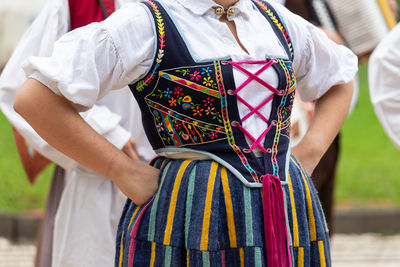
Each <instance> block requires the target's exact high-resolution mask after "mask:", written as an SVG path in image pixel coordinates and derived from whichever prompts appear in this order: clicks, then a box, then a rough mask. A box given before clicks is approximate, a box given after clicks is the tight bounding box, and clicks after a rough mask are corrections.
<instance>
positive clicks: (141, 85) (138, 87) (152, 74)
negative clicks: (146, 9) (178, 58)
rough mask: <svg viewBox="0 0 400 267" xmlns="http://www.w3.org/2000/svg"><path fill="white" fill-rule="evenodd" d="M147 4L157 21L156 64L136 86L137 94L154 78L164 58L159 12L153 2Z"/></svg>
mask: <svg viewBox="0 0 400 267" xmlns="http://www.w3.org/2000/svg"><path fill="white" fill-rule="evenodd" d="M147 3H148V4H149V5H150V6H151V7H152V8H153V11H154V16H155V19H156V21H157V34H158V52H157V57H156V60H155V63H156V64H155V65H154V66H153V69H152V70H151V72H150V74H149V75H147V76H146V78H144V79H143V80H141V81H139V82H138V83H137V84H136V90H138V91H139V92H142V91H143V90H144V88H145V87H147V86H148V85H149V84H150V83H151V82H152V81H153V80H154V78H155V77H156V75H157V70H158V68H159V67H160V64H161V62H162V59H163V57H164V48H165V28H164V20H163V18H162V16H161V12H160V11H159V9H158V7H157V5H156V4H155V3H154V2H153V1H147Z"/></svg>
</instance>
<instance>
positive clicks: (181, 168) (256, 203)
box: [115, 158, 330, 267]
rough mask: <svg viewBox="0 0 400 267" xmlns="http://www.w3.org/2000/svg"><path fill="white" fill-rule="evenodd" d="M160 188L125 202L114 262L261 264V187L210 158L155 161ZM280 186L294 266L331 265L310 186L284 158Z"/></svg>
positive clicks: (294, 164)
mask: <svg viewBox="0 0 400 267" xmlns="http://www.w3.org/2000/svg"><path fill="white" fill-rule="evenodd" d="M155 167H158V168H160V169H161V174H160V178H159V189H158V191H157V193H156V194H155V195H154V197H153V198H152V200H150V201H149V202H148V203H147V204H146V205H143V206H136V205H135V204H134V203H133V202H132V201H131V200H129V199H128V200H127V203H126V205H125V208H124V211H123V213H122V217H121V220H120V223H119V227H118V234H117V250H116V251H117V252H116V253H117V254H116V261H115V265H116V266H118V267H119V266H135V267H136V266H267V264H266V260H265V248H264V227H263V207H262V190H261V189H260V188H248V187H246V186H244V185H243V184H242V183H241V182H240V181H239V180H238V179H237V178H236V177H235V176H234V175H233V174H232V173H230V172H229V171H228V170H227V169H226V168H225V167H223V166H222V165H220V164H218V163H217V162H215V161H212V160H173V159H158V160H157V161H156V163H155ZM289 173H290V175H289V177H288V182H287V183H284V184H283V185H282V189H283V192H284V197H285V207H286V218H287V225H288V229H289V239H290V245H291V256H292V263H293V266H330V252H329V237H328V233H327V231H328V230H327V227H326V223H325V219H324V215H323V212H322V209H321V206H320V203H319V200H318V196H317V193H316V190H315V188H314V186H313V185H312V182H311V180H310V178H309V177H308V175H307V174H306V173H305V171H304V170H303V169H302V168H301V167H300V165H299V163H298V162H297V161H296V160H295V159H294V158H291V161H290V168H289Z"/></svg>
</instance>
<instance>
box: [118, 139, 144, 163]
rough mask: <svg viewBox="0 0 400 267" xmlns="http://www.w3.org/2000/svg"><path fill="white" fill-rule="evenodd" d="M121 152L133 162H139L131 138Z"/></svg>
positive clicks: (134, 143)
mask: <svg viewBox="0 0 400 267" xmlns="http://www.w3.org/2000/svg"><path fill="white" fill-rule="evenodd" d="M122 151H123V152H124V153H125V154H126V155H127V156H128V157H130V158H131V159H133V160H140V159H139V153H138V151H137V148H136V141H135V139H134V138H133V137H131V138H129V140H128V142H127V143H126V144H125V146H124V147H123V148H122Z"/></svg>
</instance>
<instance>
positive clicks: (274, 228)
mask: <svg viewBox="0 0 400 267" xmlns="http://www.w3.org/2000/svg"><path fill="white" fill-rule="evenodd" d="M277 62H278V61H277V60H275V59H272V60H260V61H237V62H233V61H224V62H222V64H230V65H232V66H233V67H234V68H236V69H238V70H239V71H241V72H243V73H244V74H246V75H247V76H249V78H248V79H247V80H246V81H245V82H243V83H242V84H241V85H240V86H239V87H237V88H236V90H234V91H232V90H228V91H227V93H228V94H230V95H236V98H237V99H238V100H239V101H240V102H242V103H243V104H244V105H246V106H247V107H248V108H249V109H250V112H249V113H248V114H246V115H245V116H244V117H243V118H242V122H244V121H246V120H247V119H248V118H249V117H250V116H253V115H254V114H257V116H259V117H260V118H261V119H263V120H264V121H265V122H266V123H267V124H268V127H267V129H265V130H264V131H263V132H262V133H261V135H260V136H259V137H257V138H255V137H254V136H252V135H251V134H250V133H249V132H248V131H247V130H246V129H245V128H244V127H243V126H241V125H240V124H239V122H237V121H232V123H231V125H232V127H237V128H238V129H239V130H240V131H241V132H243V134H245V135H246V136H247V137H248V138H249V139H250V140H251V141H252V142H253V144H252V146H251V147H250V149H246V150H245V149H244V152H245V153H250V152H252V151H253V150H254V149H255V148H256V147H258V148H259V149H260V150H261V151H263V152H264V153H267V152H268V151H267V149H266V148H265V147H264V146H263V145H261V142H262V140H263V139H264V137H265V136H266V135H267V133H268V132H269V131H270V130H271V128H272V127H273V126H275V125H276V121H272V122H270V121H269V120H268V119H267V118H265V116H264V115H262V114H261V113H260V112H259V109H260V108H262V107H263V106H264V105H266V104H267V103H268V102H270V101H271V100H272V99H273V98H274V96H275V95H283V94H284V93H285V92H284V91H278V90H277V89H276V88H274V87H273V86H271V85H270V84H268V83H267V82H265V81H263V80H262V79H260V78H259V77H258V76H259V75H260V74H261V73H262V72H263V71H265V70H266V69H268V68H269V67H270V66H272V64H274V63H277ZM242 64H264V66H263V67H261V68H260V69H259V70H258V71H257V72H255V73H254V74H253V73H251V72H249V71H248V70H246V69H245V68H243V67H242V66H240V65H242ZM253 80H254V81H257V82H258V83H260V84H261V85H263V86H264V87H266V88H267V89H268V90H270V91H272V92H273V94H272V95H271V96H270V97H268V98H267V99H265V100H264V101H262V102H261V103H260V104H259V105H258V106H256V107H253V106H252V105H250V104H249V103H248V102H247V101H246V100H244V99H243V98H242V97H240V96H239V95H238V93H239V92H240V90H242V89H243V88H244V87H245V86H246V85H248V84H249V83H250V82H251V81H253ZM269 150H270V149H269ZM261 179H262V184H263V211H264V232H265V252H266V258H267V266H269V267H286V266H292V260H291V256H290V248H289V237H288V230H287V227H286V217H285V207H284V200H283V191H282V186H281V181H280V180H279V178H278V177H277V176H276V175H271V174H266V175H263V176H262V177H261Z"/></svg>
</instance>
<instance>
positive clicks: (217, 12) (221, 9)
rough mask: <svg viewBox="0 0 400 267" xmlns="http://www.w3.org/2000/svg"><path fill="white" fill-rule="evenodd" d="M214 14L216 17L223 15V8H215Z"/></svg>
mask: <svg viewBox="0 0 400 267" xmlns="http://www.w3.org/2000/svg"><path fill="white" fill-rule="evenodd" d="M215 14H216V15H217V16H222V15H223V14H224V8H223V7H220V6H219V7H217V8H215Z"/></svg>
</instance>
